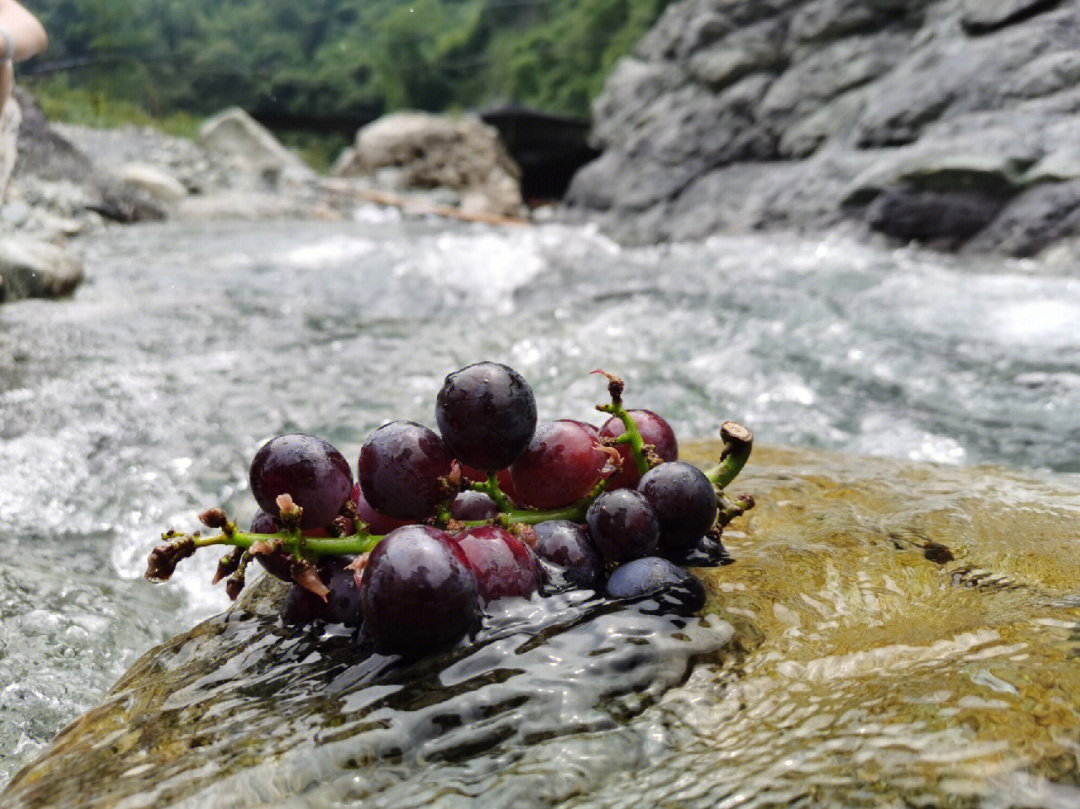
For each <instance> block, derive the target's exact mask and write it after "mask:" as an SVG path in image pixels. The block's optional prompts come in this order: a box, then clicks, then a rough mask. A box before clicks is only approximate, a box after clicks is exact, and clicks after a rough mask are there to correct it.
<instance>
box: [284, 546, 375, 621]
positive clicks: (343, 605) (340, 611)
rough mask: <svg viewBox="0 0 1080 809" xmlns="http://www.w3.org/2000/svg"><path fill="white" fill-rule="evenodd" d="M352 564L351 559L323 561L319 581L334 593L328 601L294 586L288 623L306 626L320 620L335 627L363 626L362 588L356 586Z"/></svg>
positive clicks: (286, 611)
mask: <svg viewBox="0 0 1080 809" xmlns="http://www.w3.org/2000/svg"><path fill="white" fill-rule="evenodd" d="M351 561H352V558H351V557H346V556H327V557H325V558H324V559H322V560H321V561H320V562H319V564H318V566H317V568H316V569H317V571H318V574H319V579H320V581H322V583H323V584H325V585H326V586H327V588H328V589H329V590H330V592H329V593H327V594H326V600H325V601H323V600H322V599H321V598H319V597H318V596H317V595H315V594H314V593H313V592H311V591H310V590H307V589H305V588H303V587H301V586H300V585H298V584H294V585H293V587H292V589H291V590H290V591H289V595H288V597H287V599H286V601H285V608H284V610H283V617H284V618H285V621H286V622H287V623H291V624H306V623H310V622H312V621H314V620H316V619H318V620H322V621H326V622H327V623H331V624H345V625H346V626H359V625H360V624H361V622H362V620H363V616H362V615H361V612H360V588H359V587H357V586H356V575H355V574H354V573H353V571H351V570H349V569H348V565H349V563H350V562H351Z"/></svg>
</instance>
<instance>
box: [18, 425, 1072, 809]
mask: <svg viewBox="0 0 1080 809" xmlns="http://www.w3.org/2000/svg"><path fill="white" fill-rule="evenodd" d="M716 449H717V448H716V447H713V446H709V445H695V446H690V447H686V448H684V452H683V455H684V457H688V458H689V459H692V460H697V461H701V462H702V463H703V464H704V463H706V462H708V460H709V459H710V457H711V456H713V454H714V453H715V451H716ZM732 488H733V489H734V490H736V491H740V492H742V491H748V492H752V493H753V494H754V495H755V496H756V498H757V501H758V505H757V507H756V508H755V509H754V510H753V511H752V512H751V513H750V515H749V516H748V517H744V518H740V519H739V520H738V521H736V522H735V523H734V524H733V525H732V526H730V528H729V529H728V531H727V533H726V534H725V537H726V539H725V543H726V545H727V547H728V550H729V551H730V553H731V555H732V557H733V558H734V560H735V561H734V563H733V564H731V565H728V566H725V567H722V568H716V569H712V570H707V571H701V576H702V578H703V580H704V581H705V582H706V584H707V585H708V588H709V592H710V598H709V603H708V605H707V606H706V610H705V613H706V614H705V615H704V616H703V617H700V618H692V619H689V620H681V619H679V620H676V619H670V618H667V617H660V616H648V615H644V614H640V613H638V612H634V611H632V610H631V611H615V612H604V611H593V612H588V613H587V614H586V613H585V612H581V611H580V605H577V606H574V605H569V606H567V610H568V611H567V612H566V614H567V615H570V614H574V615H577V616H578V619H575V620H563V619H551V618H550V617H549V618H543V617H542V616H541V617H538V616H537V615H530V614H527V610H526V611H525V612H520V613H517V614H516V617H515V618H514V619H513V621H511V622H510V623H511V625H510V626H509V628H507V627H504V628H503V631H502V634H501V635H500V634H499V633H495V635H494V636H492V637H491V638H489V639H488V640H487V641H484V642H482V643H480V644H478V647H479V648H480V651H468V650H459V651H457V652H454V653H450V654H447V655H442V656H438V657H435V658H433V659H431V660H429V661H423V662H421V663H416V664H413V665H412V666H411V667H400V666H399V667H397V668H394V667H393V666H392V665H388V664H387V662H386V661H385V660H380V659H378V658H367V659H361V658H360V656H359V655H358V654H357V651H356V647H355V646H354V645H353V643H352V641H351V640H350V639H349V638H348V637H346V636H343V635H342V636H333V635H331V636H323V637H318V636H317V635H316V634H313V633H311V632H308V631H305V630H302V629H301V630H298V629H294V628H289V627H285V626H283V625H282V624H281V623H280V622H279V621H278V620H277V618H276V612H277V610H278V609H279V606H280V601H281V598H282V593H283V590H282V588H280V587H277V586H269V585H264V586H262V587H260V588H258V590H257V591H256V592H253V593H252V595H251V596H249V597H248V599H247V600H246V601H245V602H244V603H243V604H242V605H240V606H238V607H237V608H236V609H233V610H231V611H230V612H228V613H226V614H225V615H222V616H219V617H217V618H214V619H211V620H209V621H207V622H205V623H204V624H202V625H200V626H198V627H196V628H195V629H193V630H191V631H190V632H188V633H185V634H184V635H181V636H179V637H177V638H176V639H174V640H173V641H171V642H170V643H168V644H165V645H164V646H161V647H159V648H157V649H154V650H152V651H151V652H150V653H148V654H147V655H146V656H145V657H144V658H143V659H142V660H141V661H140V662H139V663H137V664H136V665H135V666H134V667H133V668H132V670H131V671H130V672H129V673H128V674H127V675H126V676H125V677H124V678H123V679H122V680H121V681H120V682H119V683H118V684H117V685H116V686H115V688H114V689H113V690H112V692H111V693H110V694H109V695H108V696H107V697H106V699H105V701H104V702H103V704H102V705H101V706H99V707H98V708H96V709H94V710H93V711H91V712H89V713H88V714H86V715H85V716H84V717H82V718H81V719H79V720H78V721H76V722H75V723H74V724H72V725H71V726H69V727H68V728H67V729H65V730H64V731H63V732H61V734H60V735H59V736H58V737H57V738H56V740H55V742H54V743H53V744H52V746H51V747H50V748H49V749H48V750H47V751H46V752H45V754H44V755H43V756H42V757H41V758H40V759H39V760H38V761H36V762H35V763H33V764H31V765H30V766H29V767H27V768H26V769H25V770H23V771H22V772H21V773H20V774H19V775H18V776H17V777H16V778H15V779H14V781H13V782H12V783H11V784H10V786H9V788H8V791H7V792H6V793H5V794H4V796H3V799H4V800H3V801H2V803H3V805H4V806H5V807H7V806H11V807H45V806H50V807H68V806H80V807H99V806H101V807H104V806H110V807H111V806H118V807H144V806H145V807H151V806H152V807H164V806H192V807H194V806H214V807H233V806H237V807H240V806H275V807H285V806H287V807H300V806H343V805H356V804H361V803H362V804H363V805H365V806H368V805H370V806H395V807H403V806H493V807H494V806H510V805H513V806H515V807H531V806H537V807H540V806H553V805H559V806H575V807H585V806H588V807H602V806H610V807H616V806H631V805H638V806H665V807H703V808H704V807H709V808H710V809H711V808H712V807H727V806H732V807H734V806H740V807H742V806H752V807H764V806H786V807H791V806H800V807H802V806H806V807H809V806H815V807H818V806H844V807H851V806H878V807H901V806H994V807H998V806H1075V805H1078V804H1080V789H1077V781H1078V780H1080V779H1078V776H1077V751H1078V750H1080V743H1078V742H1080V657H1078V652H1080V481H1078V480H1076V479H1075V478H1062V477H1056V478H1051V477H1043V478H1040V477H1039V476H1037V475H1034V474H1029V473H1014V472H1010V471H1005V470H1000V469H996V468H995V469H988V468H975V469H972V468H955V467H937V466H926V465H910V464H904V463H900V462H896V461H887V460H878V459H867V458H853V457H846V456H839V455H833V454H827V453H818V452H812V451H779V450H760V449H759V450H755V454H754V457H753V458H752V459H751V462H750V464H749V466H748V467H747V469H746V470H745V471H744V473H743V475H742V476H741V477H740V478H739V480H738V481H737V482H736V484H735V485H734V486H733V487H732ZM575 609H578V610H579V611H578V612H577V613H574V610H575ZM514 621H516V622H517V623H514ZM539 625H542V626H543V627H544V628H543V630H542V631H540V632H537V631H534V630H533V629H531V628H530V627H534V626H539ZM545 672H546V673H545ZM553 695H554V696H553ZM409 740H412V742H413V743H411V744H409V743H405V742H408V741H409Z"/></svg>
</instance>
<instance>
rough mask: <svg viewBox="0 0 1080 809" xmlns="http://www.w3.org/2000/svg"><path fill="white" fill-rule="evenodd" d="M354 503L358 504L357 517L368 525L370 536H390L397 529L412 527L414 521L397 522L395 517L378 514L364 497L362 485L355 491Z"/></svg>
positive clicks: (358, 485)
mask: <svg viewBox="0 0 1080 809" xmlns="http://www.w3.org/2000/svg"><path fill="white" fill-rule="evenodd" d="M353 502H354V503H355V504H356V513H357V515H358V516H359V517H360V519H361V520H363V521H364V522H365V523H366V524H367V527H368V533H369V534H376V535H381V534H389V533H390V532H391V531H393V530H394V529H395V528H400V527H401V526H403V525H411V524H412V522H413V521H412V520H395V519H394V518H393V517H387V516H386V515H385V514H380V513H379V512H377V511H376V510H375V509H373V508H372V507H371V503H369V502H368V501H367V498H366V497H364V490H363V489H361V488H360V484H357V485H356V488H355V489H353Z"/></svg>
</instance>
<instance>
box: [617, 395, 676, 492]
mask: <svg viewBox="0 0 1080 809" xmlns="http://www.w3.org/2000/svg"><path fill="white" fill-rule="evenodd" d="M628 412H629V414H630V418H631V419H633V420H634V424H636V425H637V428H638V432H639V433H641V440H642V441H644V442H645V443H646V444H650V445H652V447H653V451H654V452H656V454H657V455H658V456H660V460H662V461H674V460H675V459H676V458H678V457H679V442H678V441H676V440H675V431H674V430H672V429H671V425H670V424H668V423H667V422H666V421H664V419H663V418H661V417H660V416H658V415H657V414H656V413H654V412H652V411H651V410H630V411H628ZM625 432H626V427H625V425H623V423H622V419H620V418H616V417H615V416H612V417H611V418H610V419H608V420H607V421H606V422H604V426H602V427H601V428H600V437H601V438H618V437H619V436H620V435H622V434H623V433H625ZM615 448H616V449H617V450H619V454H620V455H622V459H623V463H622V469H620V470H619V471H618V472H616V473H615V474H614V475H613V476H612V477H611V478H609V479H608V491H611V490H612V489H633V488H636V487H637V485H638V481H639V480H641V473H640V472H638V469H637V465H636V464H635V463H634V456H633V453H631V452H630V447H629V446H627V445H626V444H616V445H615Z"/></svg>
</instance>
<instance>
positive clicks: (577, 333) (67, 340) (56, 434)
mask: <svg viewBox="0 0 1080 809" xmlns="http://www.w3.org/2000/svg"><path fill="white" fill-rule="evenodd" d="M80 249H81V250H83V251H84V254H85V259H86V266H87V271H88V276H89V280H88V282H87V283H86V285H84V286H83V287H82V288H81V289H80V290H79V291H78V292H77V294H76V295H75V297H74V298H73V299H72V300H68V301H63V302H58V303H49V302H40V301H29V302H21V303H18V304H15V305H10V306H5V307H2V308H0V536H2V538H3V542H2V543H0V782H2V781H4V780H6V779H7V778H8V777H10V775H11V773H13V772H14V770H15V769H17V768H18V766H20V765H21V764H22V763H25V761H26V760H28V758H29V757H31V756H32V755H33V753H34V752H35V751H36V750H38V749H40V747H41V746H42V745H43V744H44V743H45V742H46V741H48V739H49V738H51V736H52V735H53V734H54V733H55V732H56V730H58V729H59V728H60V727H61V726H62V725H63V724H64V723H65V722H66V721H68V720H70V719H71V718H73V717H74V716H76V715H77V714H78V713H79V712H81V711H82V710H85V709H86V708H88V707H89V706H90V705H92V704H94V702H95V701H96V700H97V699H98V698H99V697H100V695H101V694H102V693H103V692H104V690H105V689H106V688H107V687H108V686H109V685H110V684H111V683H112V682H113V681H114V680H115V679H116V678H117V677H118V676H119V675H120V674H121V673H122V671H123V670H124V669H125V668H126V667H127V666H128V665H129V664H130V663H131V662H132V661H133V660H134V658H135V657H136V656H137V655H138V654H140V653H141V652H143V651H145V650H146V649H147V648H148V647H149V646H150V645H151V644H153V643H154V642H157V641H160V640H163V639H165V638H167V637H169V636H171V635H172V634H174V633H175V632H177V631H179V630H181V629H183V628H186V627H188V626H190V625H191V624H192V623H193V622H194V621H195V620H197V619H198V618H200V617H204V616H206V615H209V614H211V613H213V612H217V611H219V610H220V609H221V608H223V607H224V606H225V604H226V600H225V596H224V594H223V593H222V592H221V590H220V589H211V588H210V587H209V585H208V580H209V577H210V567H211V564H212V562H211V561H210V560H209V559H197V560H195V561H194V563H189V564H188V565H187V566H186V567H185V568H184V569H182V570H181V573H180V574H179V575H178V576H177V579H176V580H174V584H173V585H172V586H168V587H159V588H153V587H151V586H150V585H148V584H146V583H145V582H143V581H142V580H141V578H139V577H140V574H141V571H142V568H143V563H144V560H145V555H146V552H147V551H148V549H149V548H150V547H151V546H152V545H153V544H154V541H155V538H156V535H157V533H158V532H159V531H160V530H162V529H163V528H165V527H168V526H175V527H180V528H190V527H192V526H193V515H194V513H195V512H196V511H197V510H198V509H200V508H201V507H204V506H206V505H209V504H213V503H217V502H220V503H222V504H223V505H225V506H226V507H227V508H228V509H229V510H230V511H231V512H233V513H234V514H236V515H237V516H239V517H240V518H241V521H243V520H246V519H247V518H249V517H250V515H251V514H252V512H253V510H254V506H253V504H252V503H250V502H249V500H250V498H249V496H248V495H247V492H246V471H247V464H248V462H249V460H250V458H251V456H252V455H253V453H254V451H255V449H256V448H257V447H258V445H259V444H260V443H261V442H262V441H263V440H265V439H266V438H268V437H269V436H271V435H273V434H275V433H278V432H284V431H290V430H296V429H302V430H305V431H310V432H315V433H319V434H322V435H324V436H326V437H327V438H329V439H330V440H331V441H333V442H334V443H336V444H337V445H338V446H339V447H340V448H341V449H342V450H343V451H344V452H345V454H346V456H347V457H353V458H354V457H355V455H356V453H357V451H358V449H359V447H360V444H361V442H362V441H363V439H364V437H365V436H366V435H367V433H368V432H369V431H370V430H371V429H372V428H373V427H375V426H377V425H378V424H380V423H381V422H383V421H387V420H390V419H392V418H409V419H415V420H420V421H425V422H428V423H431V422H432V421H433V414H432V408H433V401H434V395H435V392H436V391H437V389H438V387H439V384H440V382H441V379H442V376H443V375H444V374H445V373H447V372H448V371H450V370H452V369H454V368H457V367H460V366H461V365H463V364H466V363H468V362H471V361H475V360H477V359H482V358H490V359H496V360H500V361H504V362H507V363H508V364H510V365H512V366H514V367H515V368H517V369H518V370H519V371H521V372H522V373H523V374H524V375H525V377H526V378H527V379H529V380H530V382H531V383H532V385H533V387H534V389H535V391H536V393H537V396H538V405H539V410H540V413H541V417H545V416H547V417H583V416H586V417H587V416H588V414H589V412H590V408H591V405H592V404H593V403H595V402H597V401H600V399H601V397H602V394H603V384H602V383H601V382H600V381H598V380H599V378H598V377H591V376H589V375H588V371H590V370H592V369H593V368H596V367H598V366H599V367H604V368H607V369H609V370H613V371H616V372H619V373H622V374H624V375H625V376H626V377H627V380H628V394H627V399H628V401H629V403H630V404H631V405H633V406H645V407H650V408H652V409H656V410H659V411H661V412H663V413H664V414H665V415H666V416H668V417H669V419H670V420H671V421H672V422H673V423H674V425H675V426H676V429H677V431H678V432H679V434H680V435H683V436H695V437H709V436H713V435H715V431H716V429H717V427H718V425H719V423H720V422H721V421H722V420H723V419H725V418H734V419H737V420H739V421H742V422H743V423H745V424H748V425H749V426H751V427H752V428H754V430H755V431H756V433H757V435H758V438H759V441H762V442H765V443H770V444H799V445H811V446H821V447H830V448H843V449H849V450H853V451H857V452H862V453H870V454H881V455H890V456H895V457H901V458H910V459H915V460H933V461H944V462H949V463H976V462H983V461H994V462H998V461H1000V462H1005V463H1008V464H1011V465H1016V466H1027V467H1039V468H1048V469H1052V470H1055V471H1070V472H1075V471H1080V462H1078V460H1077V455H1076V453H1075V452H1074V450H1073V448H1074V447H1075V446H1076V444H1077V441H1078V439H1080V330H1078V329H1077V328H1076V324H1077V323H1080V279H1073V278H1066V277H1060V276H1057V275H1053V274H1050V273H1048V272H1043V271H1042V270H1041V269H1040V267H1039V266H1038V265H1033V264H1020V263H1004V262H992V261H985V262H980V263H970V262H966V263H965V262H960V261H955V260H951V259H946V258H942V257H940V256H937V255H934V254H930V253H923V252H919V251H906V250H905V251H894V252H888V251H882V250H880V249H877V248H873V247H867V246H863V245H858V244H855V243H852V242H848V241H845V240H841V239H832V238H822V239H804V238H800V237H794V236H768V237H765V236H753V237H743V238H722V239H715V240H712V241H710V242H708V243H705V244H696V245H678V246H667V247H658V248H650V249H641V250H620V249H619V248H618V247H616V246H615V245H613V244H612V243H610V242H609V241H607V240H605V239H603V238H602V237H599V236H596V235H595V234H592V233H590V232H588V231H583V230H580V229H571V228H564V227H558V226H545V227H540V228H534V229H520V230H514V229H511V230H505V229H500V230H496V229H490V228H485V227H480V226H464V225H453V226H448V225H447V224H446V223H443V222H438V223H428V222H420V221H405V220H401V219H399V218H398V217H397V216H396V215H394V214H392V213H383V212H378V211H374V210H367V211H364V212H362V214H361V215H359V216H358V217H357V219H356V221H352V222H347V223H312V222H303V223H300V222H297V223H280V222H278V223H260V224H228V225H224V224H223V225H221V226H218V227H210V228H198V229H195V228H193V227H190V226H187V227H185V226H179V225H164V226H141V227H138V228H131V229H115V230H110V231H108V233H106V234H104V235H102V236H99V237H95V238H94V239H93V240H92V241H89V242H85V243H83V244H82V245H81V246H80ZM594 421H598V419H595V418H594Z"/></svg>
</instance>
